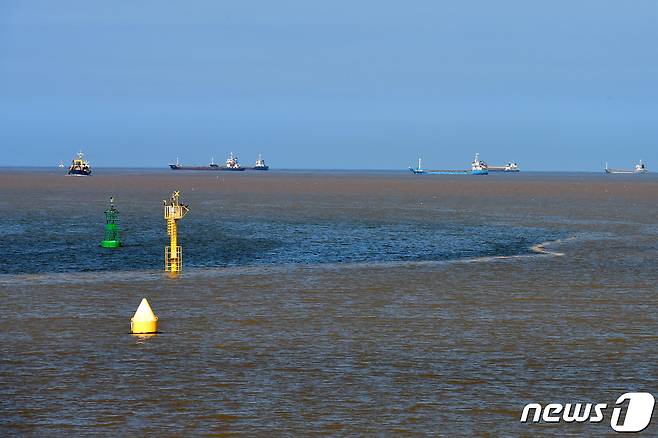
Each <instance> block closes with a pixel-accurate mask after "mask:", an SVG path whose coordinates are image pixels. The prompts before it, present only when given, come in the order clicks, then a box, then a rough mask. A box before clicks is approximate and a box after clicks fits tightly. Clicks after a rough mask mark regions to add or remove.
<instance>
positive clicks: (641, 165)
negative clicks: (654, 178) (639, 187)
mask: <svg viewBox="0 0 658 438" xmlns="http://www.w3.org/2000/svg"><path fill="white" fill-rule="evenodd" d="M604 170H605V173H621V174H636V173H647V172H649V170H648V169H647V167H646V166H645V165H644V162H643V161H642V160H640V162H639V163H638V164H636V165H635V168H634V169H611V168H609V167H608V163H605V169H604Z"/></svg>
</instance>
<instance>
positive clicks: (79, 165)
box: [67, 151, 91, 176]
mask: <svg viewBox="0 0 658 438" xmlns="http://www.w3.org/2000/svg"><path fill="white" fill-rule="evenodd" d="M67 174H68V175H73V176H88V175H91V167H89V162H88V161H86V160H85V159H84V158H83V154H82V151H80V152H78V155H77V156H76V157H75V158H74V159H73V160H72V161H71V167H69V171H68V173H67Z"/></svg>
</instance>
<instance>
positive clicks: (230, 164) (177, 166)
mask: <svg viewBox="0 0 658 438" xmlns="http://www.w3.org/2000/svg"><path fill="white" fill-rule="evenodd" d="M169 168H170V169H171V170H229V171H242V170H245V168H244V167H242V166H240V164H239V163H238V157H235V156H233V152H231V155H230V156H229V157H228V158H227V159H226V164H225V165H223V166H220V165H219V164H217V163H215V159H214V158H212V159H211V160H210V164H208V165H207V166H184V165H182V164H181V163H180V162H179V161H178V157H176V163H169Z"/></svg>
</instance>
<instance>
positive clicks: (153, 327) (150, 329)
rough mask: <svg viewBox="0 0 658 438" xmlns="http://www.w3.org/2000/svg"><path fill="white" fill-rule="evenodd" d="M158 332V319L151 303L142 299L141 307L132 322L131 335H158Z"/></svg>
mask: <svg viewBox="0 0 658 438" xmlns="http://www.w3.org/2000/svg"><path fill="white" fill-rule="evenodd" d="M157 331H158V317H157V316H155V314H154V313H153V310H152V309H151V306H150V305H149V302H148V300H147V299H146V298H142V302H141V303H139V307H138V308H137V311H136V312H135V315H133V317H132V319H131V320H130V333H133V334H143V333H157Z"/></svg>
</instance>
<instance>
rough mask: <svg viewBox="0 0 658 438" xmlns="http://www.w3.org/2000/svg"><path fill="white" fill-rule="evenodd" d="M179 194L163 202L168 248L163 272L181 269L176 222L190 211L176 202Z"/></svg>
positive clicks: (180, 253) (173, 271) (181, 262)
mask: <svg viewBox="0 0 658 438" xmlns="http://www.w3.org/2000/svg"><path fill="white" fill-rule="evenodd" d="M179 197H180V192H178V191H175V192H174V193H173V194H172V195H171V199H170V200H169V202H167V201H162V202H164V218H165V220H166V221H167V234H168V235H169V246H166V247H165V271H167V272H172V273H177V272H180V271H181V269H182V268H183V249H182V248H181V247H180V246H179V245H178V234H177V233H178V229H177V222H178V220H179V219H182V218H183V216H185V215H186V214H187V212H188V211H190V209H189V208H188V207H187V205H184V204H181V203H180V202H179V201H178V198H179Z"/></svg>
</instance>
